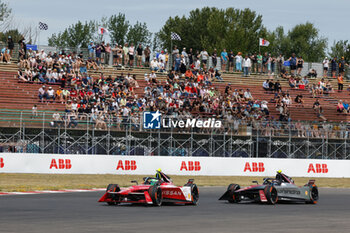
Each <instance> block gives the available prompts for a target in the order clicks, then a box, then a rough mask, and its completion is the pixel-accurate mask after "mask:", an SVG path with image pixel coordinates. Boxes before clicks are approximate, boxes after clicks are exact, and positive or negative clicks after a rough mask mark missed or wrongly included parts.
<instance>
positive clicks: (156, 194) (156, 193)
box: [148, 185, 163, 206]
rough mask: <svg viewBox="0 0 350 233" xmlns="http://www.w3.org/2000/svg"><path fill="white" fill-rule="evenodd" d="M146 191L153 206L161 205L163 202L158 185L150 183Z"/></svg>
mask: <svg viewBox="0 0 350 233" xmlns="http://www.w3.org/2000/svg"><path fill="white" fill-rule="evenodd" d="M148 193H149V195H150V197H151V199H152V203H153V205H154V206H161V205H162V202H163V196H162V189H161V188H160V187H159V186H158V185H152V186H151V187H150V188H149V190H148Z"/></svg>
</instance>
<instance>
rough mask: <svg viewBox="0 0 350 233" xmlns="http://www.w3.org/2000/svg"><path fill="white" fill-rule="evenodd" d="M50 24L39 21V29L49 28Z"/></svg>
mask: <svg viewBox="0 0 350 233" xmlns="http://www.w3.org/2000/svg"><path fill="white" fill-rule="evenodd" d="M47 29H49V26H47V24H46V23H42V22H39V30H47Z"/></svg>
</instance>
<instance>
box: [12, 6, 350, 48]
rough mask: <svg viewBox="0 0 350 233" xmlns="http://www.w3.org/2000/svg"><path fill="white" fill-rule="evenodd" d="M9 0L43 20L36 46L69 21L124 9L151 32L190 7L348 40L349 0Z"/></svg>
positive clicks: (21, 17) (19, 14) (28, 17)
mask: <svg viewBox="0 0 350 233" xmlns="http://www.w3.org/2000/svg"><path fill="white" fill-rule="evenodd" d="M6 1H7V2H9V4H10V7H11V8H12V12H13V14H14V17H15V19H16V20H17V21H18V22H20V23H29V24H33V25H37V24H38V22H39V21H41V22H45V23H47V24H48V26H49V30H47V31H41V33H40V39H39V43H40V44H47V38H48V37H49V36H51V34H52V33H57V32H60V31H63V30H64V29H65V28H66V27H68V26H69V25H71V24H73V23H75V22H77V21H78V20H80V21H86V20H90V19H96V20H99V19H101V17H102V16H107V17H108V16H110V15H113V14H118V13H119V12H122V13H124V14H125V15H126V18H127V19H128V20H129V21H130V22H131V23H132V24H134V23H135V22H136V21H140V22H146V23H147V26H148V28H149V30H150V31H151V32H158V31H159V30H160V29H161V28H162V26H163V25H164V23H165V22H166V20H167V19H168V18H169V17H170V16H171V17H174V16H176V15H179V16H182V15H188V14H189V12H190V11H191V10H194V9H196V8H202V7H205V6H209V7H217V8H227V7H234V8H238V9H244V8H250V9H252V10H254V11H256V12H257V13H258V14H261V15H262V16H263V23H264V25H265V26H266V27H267V29H268V30H274V29H275V28H276V27H278V26H283V27H284V28H285V30H286V31H287V30H289V29H291V28H292V27H293V26H295V25H296V24H299V23H305V22H306V21H309V22H311V23H313V24H314V25H315V26H316V27H317V28H318V29H319V30H320V35H321V36H323V37H326V38H328V44H329V46H330V45H332V44H333V41H335V40H350V33H349V32H348V22H349V19H350V14H349V11H350V1H349V0H335V1H328V0H293V1H283V0H216V1H215V0H176V1H174V0H172V1H169V0H149V1H145V0H124V1H120V0H97V1H96V0H58V1H57V0H54V1H53V0H30V1H29V0H5V2H6Z"/></svg>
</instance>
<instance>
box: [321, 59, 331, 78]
mask: <svg viewBox="0 0 350 233" xmlns="http://www.w3.org/2000/svg"><path fill="white" fill-rule="evenodd" d="M322 64H323V77H324V78H327V76H328V67H329V60H328V57H325V58H324V60H323V62H322Z"/></svg>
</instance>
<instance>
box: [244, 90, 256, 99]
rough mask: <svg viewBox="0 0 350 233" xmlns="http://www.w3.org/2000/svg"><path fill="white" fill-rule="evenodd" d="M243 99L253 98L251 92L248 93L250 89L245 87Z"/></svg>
mask: <svg viewBox="0 0 350 233" xmlns="http://www.w3.org/2000/svg"><path fill="white" fill-rule="evenodd" d="M244 99H245V100H246V101H253V100H254V98H253V96H252V93H250V90H249V89H247V90H246V91H245V92H244Z"/></svg>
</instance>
